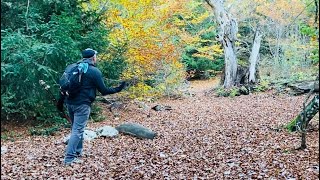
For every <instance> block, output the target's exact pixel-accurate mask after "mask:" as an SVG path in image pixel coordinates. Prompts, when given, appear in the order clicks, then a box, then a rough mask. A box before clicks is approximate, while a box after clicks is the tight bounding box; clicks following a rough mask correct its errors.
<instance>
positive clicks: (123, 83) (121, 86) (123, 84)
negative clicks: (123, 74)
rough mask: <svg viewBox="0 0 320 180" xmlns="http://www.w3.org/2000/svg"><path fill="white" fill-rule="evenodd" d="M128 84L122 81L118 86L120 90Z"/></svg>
mask: <svg viewBox="0 0 320 180" xmlns="http://www.w3.org/2000/svg"><path fill="white" fill-rule="evenodd" d="M127 86H128V83H127V82H126V81H122V82H121V84H120V86H119V88H120V89H121V90H122V89H124V88H126V87H127Z"/></svg>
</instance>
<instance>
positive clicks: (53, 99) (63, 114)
mask: <svg viewBox="0 0 320 180" xmlns="http://www.w3.org/2000/svg"><path fill="white" fill-rule="evenodd" d="M39 83H40V85H41V86H42V87H43V88H44V89H45V90H46V91H47V93H48V94H49V95H50V96H51V100H52V101H53V103H54V105H56V104H57V103H58V101H57V99H56V98H55V97H54V95H53V94H52V92H51V91H50V90H49V88H50V86H49V85H47V84H46V82H44V81H43V80H39ZM58 112H59V115H60V116H61V117H62V118H65V119H67V121H68V122H69V123H70V124H71V123H72V121H71V118H70V117H69V116H68V115H67V114H66V113H65V112H64V110H63V109H62V111H60V110H59V111H58Z"/></svg>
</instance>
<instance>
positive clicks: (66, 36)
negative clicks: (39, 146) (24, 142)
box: [1, 1, 108, 123]
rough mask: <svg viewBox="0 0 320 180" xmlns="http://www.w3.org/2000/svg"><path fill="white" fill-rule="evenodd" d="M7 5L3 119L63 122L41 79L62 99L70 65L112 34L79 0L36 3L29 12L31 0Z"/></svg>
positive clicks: (3, 29)
mask: <svg viewBox="0 0 320 180" xmlns="http://www.w3.org/2000/svg"><path fill="white" fill-rule="evenodd" d="M1 4H2V5H4V6H5V8H4V9H5V11H4V10H3V9H1V15H2V16H1V38H2V41H1V99H2V100H1V107H2V108H1V119H2V120H3V119H12V118H13V117H15V118H18V119H19V118H24V119H26V118H32V117H36V118H37V120H39V121H41V122H44V123H54V122H59V123H61V122H63V120H62V119H59V118H56V116H57V115H58V114H57V111H56V109H55V106H54V105H53V103H52V102H51V100H50V96H48V94H47V92H46V91H45V90H44V89H42V88H41V87H40V85H39V80H44V81H45V82H47V84H48V85H49V86H50V87H51V88H50V90H51V91H52V93H53V94H54V95H56V96H58V86H57V80H58V79H59V77H60V76H61V74H62V72H63V71H64V69H65V67H66V65H67V64H70V63H73V62H76V61H78V60H80V58H81V50H83V49H84V48H87V47H91V48H95V49H97V50H98V51H100V50H102V49H103V48H105V47H106V46H107V45H108V42H107V41H106V40H105V38H104V37H105V36H106V35H107V34H108V31H107V30H106V28H105V27H104V26H103V25H102V24H101V23H99V22H100V20H99V19H100V18H99V17H98V15H97V14H95V13H91V12H82V11H81V9H80V6H78V5H77V1H36V2H32V5H30V6H29V9H28V11H27V1H12V2H11V1H7V2H1Z"/></svg>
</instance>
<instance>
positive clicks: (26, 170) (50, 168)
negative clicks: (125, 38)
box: [1, 80, 319, 179]
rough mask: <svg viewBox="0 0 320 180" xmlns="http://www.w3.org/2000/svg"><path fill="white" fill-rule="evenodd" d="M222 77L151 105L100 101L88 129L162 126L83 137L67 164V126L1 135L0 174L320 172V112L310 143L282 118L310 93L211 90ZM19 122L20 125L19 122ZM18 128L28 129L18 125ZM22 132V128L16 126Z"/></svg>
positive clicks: (278, 175) (265, 175)
mask: <svg viewBox="0 0 320 180" xmlns="http://www.w3.org/2000/svg"><path fill="white" fill-rule="evenodd" d="M217 83H218V82H217V80H207V81H193V82H191V87H190V91H191V92H192V93H191V94H192V95H190V96H187V97H185V98H180V99H161V100H158V101H156V102H145V105H146V107H153V106H155V105H158V104H160V105H167V106H171V107H172V110H165V111H154V110H152V109H151V108H140V107H139V106H138V104H137V102H135V101H132V102H127V103H126V105H125V107H124V108H122V109H121V110H120V117H118V118H115V117H113V115H112V113H111V112H110V111H109V109H108V107H109V105H107V104H101V106H102V107H103V110H104V111H103V114H104V115H105V117H106V120H104V121H102V122H91V121H90V122H89V123H88V128H89V129H92V130H94V129H96V128H98V127H101V126H104V125H109V126H113V127H115V126H117V125H119V124H122V123H124V122H135V123H139V124H141V125H143V126H145V127H148V128H150V129H152V130H153V131H155V132H157V134H158V136H157V137H156V138H155V139H153V140H146V139H138V138H135V137H132V136H129V135H123V134H120V135H119V136H118V137H115V138H97V139H94V140H92V141H86V142H85V144H84V151H85V153H86V154H87V156H85V157H83V158H82V159H83V161H84V163H82V164H75V165H73V166H69V167H65V166H63V165H62V160H63V154H64V150H65V147H66V145H64V144H63V143H62V139H63V137H64V136H66V135H67V134H68V133H69V131H70V130H69V129H63V130H61V131H59V132H58V133H56V134H55V136H48V137H44V136H30V135H27V134H26V133H24V135H21V134H20V135H17V136H16V138H15V140H14V141H10V140H3V139H2V140H1V147H6V148H7V150H8V151H7V152H6V153H4V154H2V155H1V179H90V178H96V179H318V178H319V120H318V117H319V116H318V115H317V118H315V119H314V120H312V121H311V129H310V130H309V131H308V133H307V149H305V150H295V148H297V147H299V146H300V134H299V133H298V132H294V133H289V132H287V131H286V130H285V129H283V128H282V127H283V125H285V124H287V123H288V122H289V121H290V120H291V119H293V118H294V117H295V116H296V115H297V114H298V113H299V112H300V111H301V109H302V103H303V101H304V99H305V97H306V96H305V95H302V96H290V95H287V94H277V95H276V94H275V93H274V92H273V91H269V92H263V93H253V94H250V95H246V96H245V95H242V96H237V97H233V98H232V97H216V96H214V94H213V93H210V91H208V90H209V89H210V88H212V87H213V85H216V84H217ZM17 130H18V129H17ZM19 132H27V131H23V129H20V131H19ZM15 133H16V134H18V132H17V131H16V132H15Z"/></svg>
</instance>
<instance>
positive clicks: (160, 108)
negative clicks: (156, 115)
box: [151, 105, 172, 111]
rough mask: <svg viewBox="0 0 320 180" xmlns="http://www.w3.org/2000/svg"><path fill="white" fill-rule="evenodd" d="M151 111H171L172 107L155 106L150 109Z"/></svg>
mask: <svg viewBox="0 0 320 180" xmlns="http://www.w3.org/2000/svg"><path fill="white" fill-rule="evenodd" d="M151 109H153V110H155V111H164V110H172V107H171V106H163V105H156V106H154V107H152V108H151Z"/></svg>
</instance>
